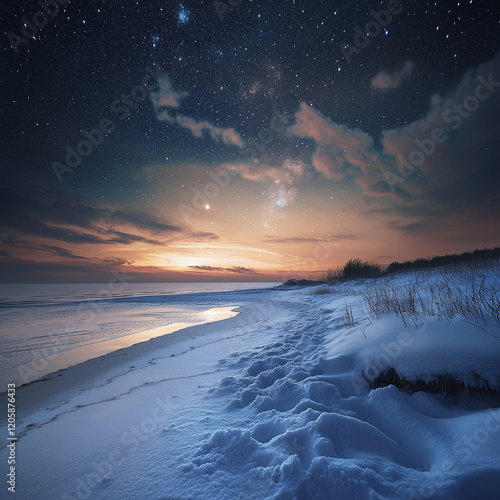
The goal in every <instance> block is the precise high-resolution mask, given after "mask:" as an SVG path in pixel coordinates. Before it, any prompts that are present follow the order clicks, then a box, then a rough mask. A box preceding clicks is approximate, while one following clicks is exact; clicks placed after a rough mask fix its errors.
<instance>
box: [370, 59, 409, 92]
mask: <svg viewBox="0 0 500 500" xmlns="http://www.w3.org/2000/svg"><path fill="white" fill-rule="evenodd" d="M414 68H415V65H414V64H413V63H412V62H411V61H406V62H405V63H404V65H403V67H402V68H401V69H400V70H398V71H395V72H394V73H387V71H381V72H380V73H378V74H377V75H376V76H375V78H373V80H372V82H371V85H372V88H374V89H379V90H394V89H398V88H399V87H401V85H402V83H403V82H404V81H405V80H406V79H407V78H408V77H409V76H410V75H411V73H412V71H413V69H414Z"/></svg>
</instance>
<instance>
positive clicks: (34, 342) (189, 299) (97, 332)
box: [0, 281, 280, 392]
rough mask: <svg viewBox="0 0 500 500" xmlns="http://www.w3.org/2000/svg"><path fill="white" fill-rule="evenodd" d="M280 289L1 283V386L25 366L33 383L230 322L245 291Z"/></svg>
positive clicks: (233, 284) (221, 285)
mask: <svg viewBox="0 0 500 500" xmlns="http://www.w3.org/2000/svg"><path fill="white" fill-rule="evenodd" d="M277 285H280V283H274V282H217V283H214V282H210V283H130V282H126V281H124V282H123V283H115V284H114V285H113V286H111V285H108V284H105V283H104V284H103V283H78V284H68V283H64V284H54V283H51V284H9V285H4V284H0V383H1V384H4V383H6V382H7V381H8V380H9V377H10V376H11V374H14V373H15V374H17V375H18V374H19V373H21V371H20V367H21V368H23V367H26V368H25V369H24V368H23V370H24V372H23V373H25V376H24V382H28V381H31V380H28V379H31V378H37V377H41V376H42V375H44V374H46V373H48V372H50V370H51V369H62V368H67V367H68V366H71V365H72V364H75V363H78V362H83V361H85V360H87V359H91V358H94V357H98V356H100V355H103V354H106V353H108V352H111V351H113V350H116V349H119V348H123V347H128V346H131V345H133V344H136V343H137V342H141V341H146V340H149V339H151V338H154V337H157V336H160V335H165V334H168V333H171V332H173V331H176V330H179V329H182V328H185V327H188V326H192V325H196V324H202V323H207V322H209V321H214V320H220V319H225V318H229V317H232V316H234V315H236V314H237V313H236V312H234V309H235V308H236V307H237V306H238V305H240V304H241V302H244V301H245V300H244V296H245V294H247V293H255V292H257V291H258V290H259V289H269V288H273V287H274V286H277ZM46 359H50V361H51V363H50V365H48V363H47V362H46V361H45V360H46ZM46 365H48V366H46ZM3 390H4V388H3V387H0V392H2V391H3Z"/></svg>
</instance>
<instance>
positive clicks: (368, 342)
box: [0, 287, 500, 500]
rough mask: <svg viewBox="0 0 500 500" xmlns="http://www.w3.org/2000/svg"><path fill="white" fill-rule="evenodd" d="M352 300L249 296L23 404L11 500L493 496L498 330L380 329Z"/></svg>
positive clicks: (23, 395) (442, 326) (445, 324)
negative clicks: (440, 386) (438, 388)
mask: <svg viewBox="0 0 500 500" xmlns="http://www.w3.org/2000/svg"><path fill="white" fill-rule="evenodd" d="M355 291H356V290H355V287H353V288H352V289H351V290H346V289H343V290H340V289H339V290H338V293H332V294H324V295H307V294H305V293H304V290H267V291H259V292H255V293H253V294H251V296H250V295H249V296H248V297H247V298H246V299H245V301H242V304H241V307H240V308H239V309H237V311H238V312H240V314H239V315H238V316H235V317H233V318H230V319H226V320H223V321H219V322H213V323H209V324H207V325H199V326H194V327H190V328H187V329H185V330H181V331H178V332H175V333H171V334H169V335H166V336H163V337H158V338H155V339H152V340H150V341H148V342H144V343H141V344H137V345H135V346H133V347H130V348H126V349H122V350H119V351H115V352H113V353H110V354H107V355H105V356H102V357H100V358H97V359H93V360H90V361H87V362H86V363H82V364H80V365H77V366H74V367H71V368H69V369H67V370H64V371H61V372H58V373H55V374H54V375H51V376H50V377H48V380H43V381H39V382H36V383H33V384H31V385H29V386H25V387H22V388H20V389H18V390H17V394H16V401H17V403H16V404H17V427H16V432H17V436H18V441H17V442H16V460H17V462H16V467H17V486H16V493H17V496H18V498H22V499H32V498H36V499H40V500H45V499H47V500H49V499H50V500H53V499H65V500H68V499H76V498H92V499H94V498H95V499H107V500H114V499H121V498H125V499H143V498H148V499H154V500H167V499H168V500H173V499H201V498H206V499H213V498H217V499H228V500H229V499H231V500H233V499H262V498H276V499H291V498H297V499H329V498H342V499H364V498H366V499H382V498H384V499H386V498H394V499H419V498H436V499H437V498H439V499H469V498H483V499H493V498H497V493H498V490H499V488H500V454H499V451H498V450H499V449H500V432H499V430H500V410H499V409H498V408H497V407H496V406H495V405H494V404H493V405H492V404H491V400H490V401H487V400H486V399H485V398H483V396H484V394H486V393H488V394H489V395H490V396H492V398H493V400H494V396H495V393H496V392H497V391H499V390H500V368H499V365H498V359H500V340H499V337H500V330H499V329H498V327H497V326H495V325H494V324H488V325H486V326H484V325H482V326H481V327H478V326H477V325H475V324H472V323H470V322H465V321H462V319H460V318H455V319H452V320H450V321H439V320H437V319H434V318H423V320H422V321H421V324H418V325H417V326H418V328H416V326H415V325H413V324H411V325H408V326H405V325H404V324H403V322H402V321H401V319H400V318H397V317H396V316H395V315H394V314H386V315H383V316H381V317H380V318H378V319H376V320H373V318H370V316H369V314H368V312H367V311H366V310H365V309H364V307H363V304H362V303H361V299H360V297H359V295H357V294H356V293H354V292H355ZM347 304H348V305H349V306H350V307H351V310H352V311H354V317H355V322H354V323H352V324H350V323H349V321H347V320H346V317H345V316H346V307H347V306H346V305H347ZM389 368H390V369H393V370H394V371H395V373H397V374H398V376H400V377H401V379H405V380H414V381H420V383H423V384H425V383H428V384H431V383H432V382H433V381H436V380H438V377H440V376H449V377H450V378H451V379H453V380H454V381H456V382H460V383H462V384H463V387H464V390H463V391H462V392H460V391H458V392H456V393H454V394H447V395H441V394H430V393H428V392H422V391H417V392H413V391H409V390H405V388H398V387H396V386H395V385H390V384H389V383H387V384H384V377H383V375H384V374H387V372H388V369H389ZM377 378H378V382H379V384H378V385H379V386H378V387H377V388H372V387H375V386H374V385H373V381H374V380H376V379H377ZM457 387H460V384H458V386H457ZM3 396H4V395H2V397H3ZM1 404H2V405H4V401H2V402H1ZM0 432H2V433H3V435H6V432H7V431H6V429H5V428H2V429H1V430H0ZM7 454H8V450H7V449H6V448H3V449H2V453H1V455H0V460H1V461H2V464H6V463H7Z"/></svg>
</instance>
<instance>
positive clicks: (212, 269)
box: [188, 266, 260, 274]
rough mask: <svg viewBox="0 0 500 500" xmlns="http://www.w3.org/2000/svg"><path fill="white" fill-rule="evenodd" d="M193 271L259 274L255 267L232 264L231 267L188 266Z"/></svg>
mask: <svg viewBox="0 0 500 500" xmlns="http://www.w3.org/2000/svg"><path fill="white" fill-rule="evenodd" d="M188 267H189V268H191V269H194V270H195V271H201V272H226V273H236V274H260V273H258V272H257V271H256V270H255V269H251V268H249V267H241V266H233V267H214V266H188Z"/></svg>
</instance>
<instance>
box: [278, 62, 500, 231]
mask: <svg viewBox="0 0 500 500" xmlns="http://www.w3.org/2000/svg"><path fill="white" fill-rule="evenodd" d="M481 82H483V83H481ZM484 82H486V84H485V83H484ZM499 82H500V53H499V54H497V55H496V56H494V57H493V58H492V59H490V60H489V61H487V62H485V63H483V64H481V65H480V66H479V67H477V68H473V69H471V70H469V71H467V73H466V74H465V75H464V76H463V78H462V80H461V81H460V83H459V84H458V85H457V87H456V88H455V89H453V90H452V91H451V92H449V94H448V95H445V96H438V95H436V94H434V95H432V96H430V109H429V111H428V112H427V113H426V115H425V116H423V117H422V118H421V119H419V120H416V121H414V122H412V123H410V124H408V125H406V126H404V127H399V128H395V129H391V130H383V131H382V134H381V138H380V143H381V147H376V146H375V141H374V139H373V138H372V137H371V136H370V135H369V134H367V133H365V132H363V131H362V130H359V129H350V128H348V127H345V126H344V125H340V124H337V123H335V122H333V121H332V120H331V119H330V118H328V117H326V116H324V115H323V114H321V112H320V111H318V110H316V109H314V108H312V107H310V106H308V105H306V104H305V103H302V104H301V105H300V107H299V110H298V111H297V112H296V119H297V121H296V124H294V125H293V126H291V127H289V128H288V129H287V133H288V135H290V136H294V137H300V138H305V139H311V140H313V141H314V143H315V146H316V149H315V150H314V153H313V156H312V159H311V161H312V164H313V166H314V168H315V169H316V171H318V172H319V173H320V174H321V175H322V176H323V177H325V178H327V179H334V180H335V179H336V180H343V179H345V178H346V177H348V176H351V177H352V178H353V179H354V180H355V182H356V183H357V184H358V185H359V186H360V187H361V189H362V192H363V194H365V195H369V196H371V197H378V198H380V199H381V200H383V199H384V198H392V200H393V202H392V204H391V205H387V204H385V205H382V204H379V205H378V206H375V207H372V208H380V209H382V208H383V209H384V211H385V215H386V216H387V215H388V214H389V213H398V214H400V215H403V216H405V217H411V216H415V217H424V218H426V217H437V216H439V215H442V216H445V217H449V218H453V217H454V218H455V219H458V217H463V210H464V209H465V207H467V209H468V210H470V211H471V213H474V214H476V217H482V218H485V217H488V214H489V213H491V211H492V210H495V209H496V210H498V209H500V194H499V193H498V189H497V186H498V185H499V184H500V169H498V157H500V143H499V141H498V140H497V137H496V131H497V130H498V128H499V127H500V83H499ZM478 86H479V93H480V95H481V96H482V97H481V99H479V98H477V97H476V93H477V89H478ZM467 107H468V108H469V111H467V109H466V108H467ZM436 129H441V130H442V132H443V133H444V136H443V137H445V139H444V140H442V141H441V142H440V143H436V142H435V141H434V140H431V139H432V134H433V132H434V131H435V130H436ZM422 148H424V149H426V151H427V153H423V152H422ZM415 159H416V160H418V161H415V162H414V163H415V164H414V165H412V163H411V162H413V161H414V160H415ZM417 163H418V164H417ZM450 220H451V219H450ZM409 227H410V228H411V227H413V226H409ZM415 227H416V226H415Z"/></svg>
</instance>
